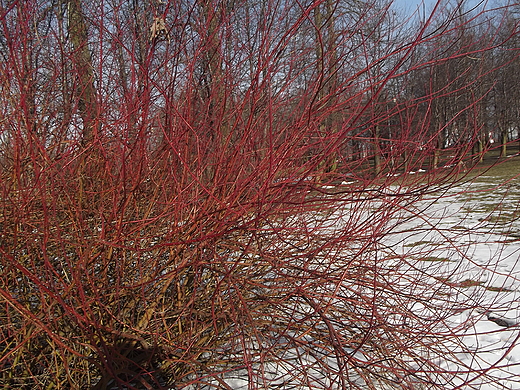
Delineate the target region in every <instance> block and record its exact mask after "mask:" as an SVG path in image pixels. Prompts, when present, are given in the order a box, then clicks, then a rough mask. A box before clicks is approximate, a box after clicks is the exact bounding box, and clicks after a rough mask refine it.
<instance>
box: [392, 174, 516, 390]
mask: <svg viewBox="0 0 520 390" xmlns="http://www.w3.org/2000/svg"><path fill="white" fill-rule="evenodd" d="M496 181H497V180H496V179H495V178H494V177H492V176H486V175H484V176H482V177H479V178H478V179H477V180H476V181H474V182H468V183H464V184H461V185H460V186H457V187H455V188H451V189H449V190H447V191H446V192H445V193H443V194H442V196H440V197H438V194H435V195H434V196H432V197H431V199H424V200H421V201H420V202H417V203H415V204H413V206H410V207H408V208H407V210H406V212H404V213H403V218H406V217H407V216H410V215H414V214H416V213H417V214H418V215H421V217H412V218H411V219H410V220H408V221H407V222H405V223H404V224H402V225H400V226H398V227H397V228H396V233H395V234H394V235H392V236H390V237H389V239H388V240H389V242H388V244H389V246H391V247H392V248H393V250H395V251H397V252H399V253H401V254H403V255H407V256H415V257H417V256H421V255H422V256H425V257H427V258H428V259H431V260H435V259H438V260H439V261H432V265H433V266H436V267H438V269H439V272H441V273H443V272H444V273H446V274H449V275H450V283H452V284H453V285H454V286H457V287H458V289H459V291H462V292H463V294H458V295H457V298H458V299H460V300H461V304H463V306H464V307H467V309H466V310H463V311H461V312H460V313H456V314H454V315H453V316H452V317H451V318H449V321H448V324H449V325H450V326H451V327H452V328H456V327H457V325H458V324H460V325H461V326H462V325H463V327H464V329H465V330H464V331H465V332H466V333H465V337H463V339H462V342H463V347H461V346H460V344H459V346H454V347H453V351H454V355H453V356H450V360H451V361H443V362H440V366H441V367H442V368H445V369H448V370H453V371H460V372H461V375H459V377H458V383H457V380H455V382H454V384H453V385H452V386H448V388H452V387H454V386H457V384H459V385H460V386H461V387H460V388H462V389H481V390H491V389H520V301H519V298H520V209H519V207H520V202H519V200H520V179H519V178H518V177H517V178H515V179H513V180H511V181H508V182H507V183H505V184H502V183H500V184H495V183H496ZM442 259H446V260H449V261H442ZM434 263H435V264H434ZM448 269H450V271H449V272H447V270H448ZM468 325H469V326H468ZM463 349H467V350H466V351H464V352H461V353H460V354H459V353H457V350H463ZM453 357H456V358H457V359H459V360H458V361H456V360H455V359H453ZM461 367H464V368H461ZM468 367H470V368H471V369H472V370H474V372H472V373H467V374H465V373H463V372H464V371H467V369H468ZM479 373H482V374H483V375H482V376H480V375H479ZM484 374H485V376H484ZM490 376H491V377H494V378H497V380H494V381H492V383H488V382H489V379H484V378H485V377H486V378H489V377H490ZM464 382H469V383H464ZM462 383H464V384H462Z"/></svg>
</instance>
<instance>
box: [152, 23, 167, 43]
mask: <svg viewBox="0 0 520 390" xmlns="http://www.w3.org/2000/svg"><path fill="white" fill-rule="evenodd" d="M161 37H164V38H166V39H167V40H168V43H170V34H168V30H167V29H166V23H165V21H164V17H155V18H153V23H152V26H151V27H150V41H153V40H155V39H159V38H161Z"/></svg>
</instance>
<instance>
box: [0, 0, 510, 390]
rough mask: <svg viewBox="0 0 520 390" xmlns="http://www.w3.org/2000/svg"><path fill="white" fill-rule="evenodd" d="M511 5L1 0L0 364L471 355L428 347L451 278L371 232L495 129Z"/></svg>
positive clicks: (340, 371)
mask: <svg viewBox="0 0 520 390" xmlns="http://www.w3.org/2000/svg"><path fill="white" fill-rule="evenodd" d="M514 10H516V8H514V7H513V8H510V9H506V8H504V9H496V10H494V11H492V12H491V11H490V12H486V13H477V12H476V11H473V12H469V10H466V9H464V8H463V7H462V6H461V5H455V4H454V5H452V6H443V4H438V5H437V7H436V9H435V11H434V12H433V13H432V14H431V16H429V17H424V18H421V21H420V22H419V21H417V22H416V23H414V22H413V21H411V20H405V19H401V18H400V17H399V16H398V15H397V14H395V13H394V12H393V11H392V9H391V8H390V6H389V4H387V3H385V2H384V1H376V0H374V1H367V2H351V1H348V2H342V1H340V2H338V1H332V0H317V1H308V2H300V1H273V0H261V1H250V0H237V1H212V0H205V1H188V0H184V1H149V2H138V1H123V0H105V1H89V2H86V1H81V0H53V1H47V0H26V1H4V0H2V1H1V2H0V24H1V26H0V53H1V57H0V102H1V104H0V110H1V114H0V144H1V148H0V175H1V177H0V180H1V181H0V191H1V192H0V226H1V228H0V229H1V233H0V234H1V235H0V383H1V384H3V385H4V388H14V387H16V388H31V389H36V388H37V389H52V388H57V389H61V388H93V389H105V388H121V389H122V388H125V389H126V388H128V389H129V388H149V389H150V388H154V389H155V388H168V387H170V388H212V387H213V388H232V387H233V383H234V382H233V379H232V378H240V379H242V380H245V381H247V382H248V383H249V387H250V388H275V387H276V386H278V387H280V388H287V389H289V388H319V389H323V388H331V389H332V388H360V389H366V388H374V389H383V388H402V389H411V388H414V389H419V388H429V389H431V388H442V389H444V388H446V386H455V385H456V384H460V383H461V382H457V380H459V379H460V378H463V379H462V380H463V381H464V380H467V381H471V380H472V378H473V377H474V376H477V375H478V376H482V375H485V374H486V373H485V372H469V368H467V370H468V372H464V367H462V368H459V371H458V372H455V371H449V370H448V369H446V368H445V367H443V366H442V365H441V364H439V360H438V359H439V358H440V357H443V358H444V359H448V360H450V359H453V360H455V359H456V356H455V352H454V351H455V350H454V349H453V345H457V344H458V339H459V338H460V337H462V335H463V328H464V326H463V325H461V326H460V328H458V329H449V328H447V325H446V322H445V319H446V318H447V316H449V315H450V314H452V313H453V311H454V310H460V309H461V308H460V306H459V304H460V302H456V301H455V300H453V296H454V295H456V293H457V292H456V289H457V286H454V285H452V284H449V283H444V282H443V280H442V278H440V277H439V276H438V275H435V274H434V273H435V272H437V271H434V270H431V269H428V267H422V266H420V263H419V262H417V261H416V260H414V259H413V258H407V257H406V256H399V255H396V254H395V253H393V252H391V251H388V250H386V249H385V248H384V246H383V245H382V242H383V239H384V238H385V237H386V235H387V234H389V233H390V232H391V231H392V229H393V227H394V225H395V224H396V223H397V222H396V221H397V217H398V216H399V213H400V212H401V211H402V210H403V209H406V208H407V207H408V206H409V205H411V204H413V202H414V201H416V200H417V199H419V198H420V196H421V195H424V194H426V193H433V191H435V190H437V189H438V188H440V187H441V186H447V185H449V183H451V182H452V181H453V180H456V179H457V178H458V177H459V176H458V175H459V174H460V173H461V172H462V171H463V170H464V169H467V168H469V167H470V166H471V165H472V164H473V162H476V161H478V157H480V156H481V155H482V154H483V153H484V152H485V150H486V147H488V146H489V145H490V143H489V139H490V138H489V137H490V135H493V134H494V133H493V132H494V131H496V129H499V131H500V134H506V135H505V136H506V139H505V144H507V142H510V141H513V140H515V139H516V134H517V133H516V132H515V131H516V129H517V126H518V107H520V105H518V104H517V103H518V89H517V88H516V89H515V88H513V85H514V83H513V82H512V81H511V78H512V77H516V78H517V77H518V74H517V73H518V72H515V66H516V67H517V66H518V59H517V51H516V49H517V48H518V38H517V36H518V35H517V32H518V31H517V19H515V17H516V16H515V13H514V12H512V11H514ZM467 11H468V12H467ZM515 94H516V95H515ZM515 99H516V100H515ZM513 103H515V104H513ZM494 123H496V124H497V126H498V127H496V126H494ZM462 162H464V164H462ZM459 163H460V164H459ZM445 166H450V167H451V168H443V167H445ZM419 169H424V170H426V171H427V172H426V173H425V174H424V175H422V176H420V177H419V176H414V177H411V176H410V177H409V178H407V179H403V178H402V176H396V174H397V173H403V172H407V171H410V170H419ZM447 245H449V243H448V244H447ZM418 307H420V309H419V310H418V309H417V308H418ZM447 340H449V342H450V345H449V346H448V345H447V344H446V343H444V341H447ZM459 347H460V348H462V349H463V348H464V346H463V344H460V345H459ZM462 351H463V352H469V351H465V350H462ZM457 378H458V379H457ZM190 386H191V387H190Z"/></svg>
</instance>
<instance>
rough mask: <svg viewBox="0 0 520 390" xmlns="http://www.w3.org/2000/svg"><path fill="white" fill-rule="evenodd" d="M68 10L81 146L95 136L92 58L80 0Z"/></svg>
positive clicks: (96, 126)
mask: <svg viewBox="0 0 520 390" xmlns="http://www.w3.org/2000/svg"><path fill="white" fill-rule="evenodd" d="M68 6H69V8H68V10H69V26H68V30H69V35H70V40H71V42H72V46H73V48H74V52H73V53H72V60H73V62H74V66H75V68H76V74H77V75H78V76H79V80H78V85H77V88H76V94H77V97H78V110H79V114H80V116H81V119H82V121H83V134H82V138H81V143H82V145H84V146H85V145H87V144H89V143H90V142H92V141H93V140H94V138H95V136H96V135H97V132H98V125H99V124H97V123H96V118H97V111H98V107H97V101H96V95H97V93H96V87H95V86H94V72H93V66H92V57H91V54H90V50H89V48H88V29H87V24H86V21H85V15H84V13H83V10H82V8H81V0H70V1H69V3H68Z"/></svg>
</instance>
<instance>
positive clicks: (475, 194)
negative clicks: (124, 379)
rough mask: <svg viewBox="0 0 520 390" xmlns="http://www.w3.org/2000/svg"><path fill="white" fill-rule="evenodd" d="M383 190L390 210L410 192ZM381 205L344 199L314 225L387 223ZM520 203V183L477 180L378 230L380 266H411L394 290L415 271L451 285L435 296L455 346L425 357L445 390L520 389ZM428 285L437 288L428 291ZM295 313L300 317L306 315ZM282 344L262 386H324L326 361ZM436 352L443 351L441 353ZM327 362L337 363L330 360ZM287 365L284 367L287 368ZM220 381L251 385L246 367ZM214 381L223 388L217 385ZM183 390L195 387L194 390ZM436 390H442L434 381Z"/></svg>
mask: <svg viewBox="0 0 520 390" xmlns="http://www.w3.org/2000/svg"><path fill="white" fill-rule="evenodd" d="M496 183H500V184H496ZM342 185H345V186H347V185H349V183H342ZM385 190H388V191H389V197H388V202H390V203H391V202H393V199H395V195H396V194H398V193H399V192H400V191H404V192H406V191H407V189H406V188H404V187H395V188H386V189H385ZM382 198H383V200H381V197H376V198H375V199H374V200H373V201H369V202H368V204H369V206H367V204H362V205H361V206H359V208H358V205H359V203H360V202H358V203H356V202H352V203H350V205H349V203H348V202H347V204H346V206H345V208H344V209H342V210H338V212H337V215H335V216H334V215H333V216H332V217H330V218H327V222H325V223H323V222H321V221H320V219H319V218H318V219H317V220H316V226H320V228H321V229H326V230H327V229H331V230H332V231H334V229H338V230H345V229H348V228H349V224H350V225H352V226H358V225H363V224H366V221H369V223H370V225H371V226H372V225H377V221H378V219H379V220H380V219H384V210H383V211H381V210H382V208H383V206H384V205H383V203H384V202H385V200H384V196H383V197H382ZM519 201H520V178H518V177H517V178H515V179H512V180H506V181H504V180H503V179H502V178H496V177H493V176H486V175H483V176H480V177H478V178H477V179H476V180H474V181H470V180H467V181H466V182H464V183H461V184H460V185H457V186H454V187H451V188H449V189H447V190H445V191H444V192H439V193H433V194H431V196H430V197H425V198H422V199H421V200H413V199H412V200H411V201H410V202H409V203H406V202H405V203H406V204H405V205H404V206H403V205H400V207H403V208H402V212H401V213H398V214H397V215H396V214H392V219H391V220H390V223H389V225H390V227H388V226H385V227H384V228H383V229H390V230H384V232H385V234H384V235H383V236H382V237H383V238H382V239H381V242H380V243H378V246H379V247H380V248H381V251H382V252H384V255H383V256H382V258H383V259H384V261H385V262H387V263H390V264H389V267H390V268H391V267H392V264H391V262H392V261H395V262H396V263H398V262H399V261H400V259H412V262H411V263H410V264H411V265H410V270H411V271H410V272H411V275H410V276H409V275H407V274H406V265H405V266H404V267H403V266H402V265H399V266H400V267H401V270H400V271H399V272H398V273H396V275H395V280H392V281H391V282H392V283H395V285H397V286H399V287H400V286H402V288H403V289H406V288H407V287H406V284H407V283H410V281H412V282H413V280H414V279H413V278H414V276H413V272H416V271H417V270H419V272H423V274H421V276H420V277H421V278H423V281H422V282H424V286H425V288H428V287H429V286H431V285H433V284H434V283H435V279H436V278H437V277H438V278H439V279H438V280H439V281H442V283H444V284H445V286H447V287H446V289H445V290H442V291H441V290H440V291H441V292H443V293H446V296H447V298H441V299H440V301H441V302H442V301H443V299H444V302H445V303H446V307H447V308H455V310H453V312H451V311H450V312H449V313H448V314H447V315H446V318H444V319H443V322H442V323H443V324H444V325H445V328H446V331H447V332H453V335H454V337H453V342H451V341H450V337H442V341H441V342H442V343H443V345H442V346H440V347H439V348H438V349H437V352H434V353H432V354H431V355H430V352H428V354H429V355H428V356H432V359H435V362H434V363H433V364H434V365H437V366H436V367H438V368H439V370H438V371H439V373H441V372H442V371H444V372H446V373H447V375H446V376H442V378H444V377H446V378H448V379H447V382H446V384H445V388H446V389H464V390H465V389H468V390H469V389H480V390H496V389H518V390H520V206H519V205H520V202H519ZM363 202H364V201H363V200H362V201H361V203H363ZM370 202H373V203H372V204H370ZM350 207H352V208H353V209H349V208H350ZM354 208H357V209H356V210H354ZM390 209H393V206H390ZM353 211H355V212H353ZM381 213H382V214H381ZM392 213H393V211H392ZM353 216H355V217H353ZM353 218H355V219H353ZM328 224H329V225H328ZM306 225H307V226H308V227H310V228H312V227H313V226H314V225H313V223H310V222H309V221H308V220H306ZM352 226H351V227H352ZM353 250H355V248H354V249H353ZM378 250H379V249H378ZM367 256H371V255H370V254H369V255H367ZM392 259H394V260H392ZM414 261H415V262H414ZM390 268H387V269H390ZM403 270H404V271H403ZM403 275H405V277H404V278H403ZM408 276H409V277H408ZM385 277H386V276H385ZM428 278H431V279H429V280H428ZM401 279H404V280H401ZM431 281H433V282H434V283H433V284H431V283H430V282H431ZM442 283H441V284H442ZM417 289H418V288H417V287H413V286H412V287H411V288H410V292H411V293H412V294H413V293H414V292H415V291H417ZM390 296H391V295H389V296H385V297H384V299H387V298H388V297H390ZM417 302H420V300H418V301H417ZM389 306H391V304H389ZM457 308H460V309H457ZM309 309H310V307H309ZM301 310H302V311H301V312H302V313H304V314H305V309H301ZM412 310H419V311H420V310H424V307H420V304H419V305H416V304H413V309H412ZM311 311H312V310H311ZM419 317H420V315H419ZM448 334H450V333H448ZM301 337H303V336H301ZM305 337H311V336H310V335H307V336H305ZM309 342H311V341H309ZM282 344H283V343H282ZM287 345H289V344H287ZM279 347H280V351H283V352H280V353H282V354H284V355H285V357H284V358H281V359H280V361H277V362H264V363H263V370H264V372H263V374H262V375H263V378H264V379H265V380H266V381H267V383H266V384H265V386H266V387H265V388H301V387H297V386H296V387H291V386H292V384H291V379H290V378H295V376H296V377H297V376H298V375H304V376H305V375H308V376H309V378H313V379H312V380H311V381H310V382H309V383H312V386H311V387H312V388H320V386H319V383H321V382H320V379H319V378H320V375H322V374H320V372H319V370H320V368H321V367H322V364H321V363H320V362H319V360H320V359H321V358H320V359H318V358H317V356H318V355H319V353H315V354H314V355H309V356H305V357H302V356H298V358H296V355H295V356H293V355H294V354H295V351H296V350H294V351H293V350H291V349H284V348H283V346H279ZM439 351H440V352H439ZM442 351H447V353H446V354H445V355H443V354H442ZM300 352H301V351H298V353H300ZM354 354H355V355H354ZM358 355H359V356H358ZM324 356H325V355H324ZM352 356H355V358H356V359H358V361H359V362H360V363H363V361H364V359H365V357H364V356H363V354H362V349H359V350H357V349H356V350H353V355H352ZM284 359H285V360H284ZM292 359H294V360H295V361H298V362H302V361H305V362H306V364H307V368H305V367H297V366H295V365H291V364H290V363H289V362H290V361H291V360H292ZM325 359H329V360H333V359H332V358H330V357H325ZM285 362H287V365H284V364H285ZM412 364H413V363H412ZM327 365H328V366H329V367H331V366H334V365H335V363H334V361H331V362H330V364H327ZM336 368H337V367H336ZM440 375H442V374H439V378H441V376H440ZM322 376H323V375H322ZM224 378H225V379H224ZM352 378H353V377H352ZM286 379H287V380H288V382H287V381H286ZM221 380H224V381H225V384H226V386H227V388H231V389H247V388H255V385H253V384H252V383H249V381H248V379H247V372H246V371H245V370H244V369H237V370H230V371H229V372H228V373H226V374H225V375H224V376H223V377H222V379H221ZM323 380H324V381H323V387H322V388H336V387H335V385H334V384H329V385H327V384H326V383H331V382H327V378H325V377H324V379H323ZM354 380H355V379H354ZM211 382H213V381H212V380H209V383H211ZM284 383H285V384H286V385H287V386H285V385H283V384H284ZM214 384H215V386H216V387H219V386H218V384H217V382H216V381H215V382H214ZM374 386H375V387H376V388H378V389H379V388H383V387H380V386H379V385H376V384H374ZM378 386H379V387H378ZM418 386H420V387H418V388H420V389H425V388H426V389H427V388H428V385H426V387H425V386H424V384H422V383H421V384H420V385H419V384H418ZM185 388H186V389H191V390H193V389H195V388H199V387H195V386H193V387H192V386H187V387H185ZM200 388H206V387H204V386H202V387H200ZM208 388H209V387H208ZM338 388H339V387H338ZM356 388H363V386H362V385H361V386H360V387H356ZM384 388H385V389H386V388H388V387H384ZM436 388H439V386H438V383H437V387H436Z"/></svg>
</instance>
